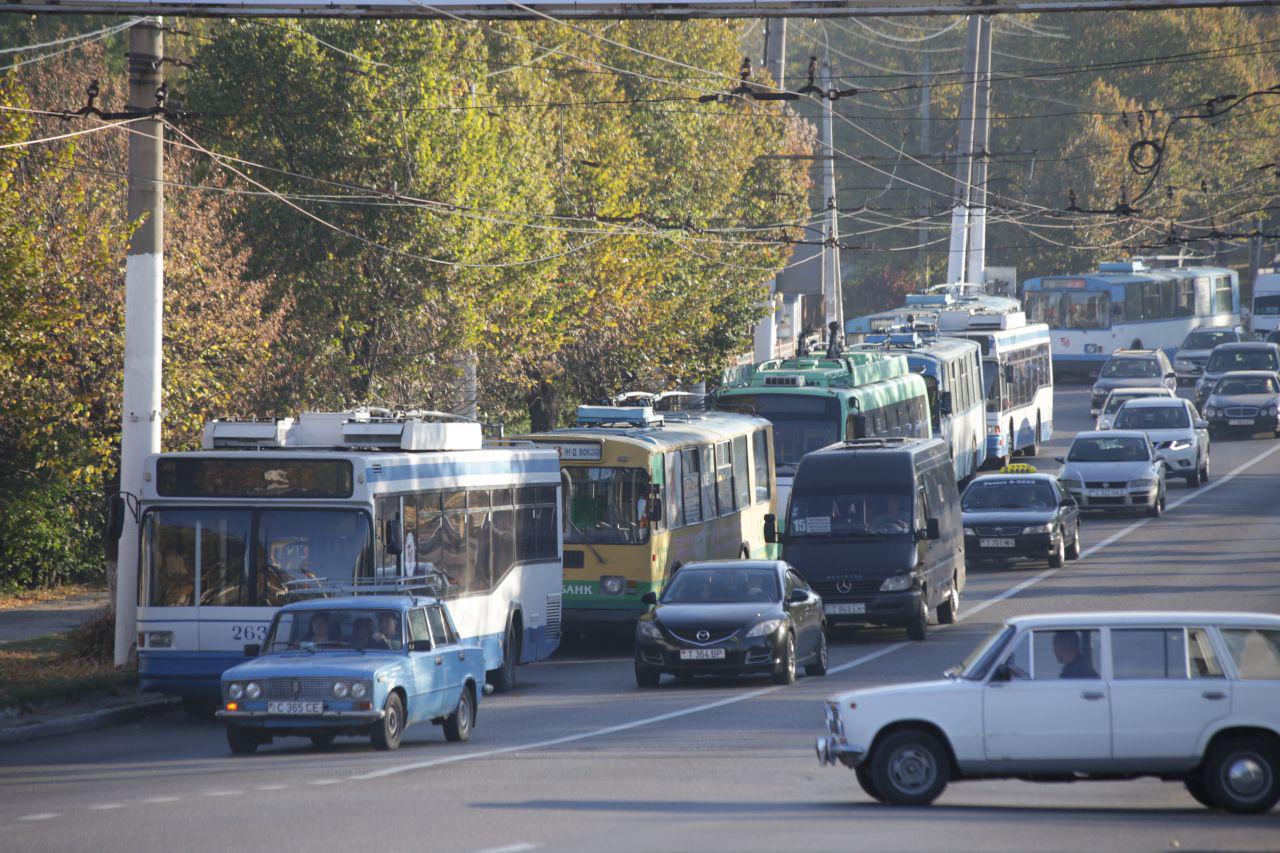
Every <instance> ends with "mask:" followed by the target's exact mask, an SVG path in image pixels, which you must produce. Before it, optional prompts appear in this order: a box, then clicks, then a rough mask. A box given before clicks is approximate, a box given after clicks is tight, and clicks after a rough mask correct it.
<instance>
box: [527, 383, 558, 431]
mask: <svg viewBox="0 0 1280 853" xmlns="http://www.w3.org/2000/svg"><path fill="white" fill-rule="evenodd" d="M526 399H527V401H528V404H529V430H530V432H546V431H548V430H553V429H555V428H556V420H557V417H556V416H557V413H558V412H559V410H560V392H559V390H558V389H557V388H556V387H555V386H554V385H552V384H551V383H550V382H547V381H546V380H545V379H540V380H538V384H537V386H536V387H535V388H534V389H533V390H532V391H530V392H529V394H528V396H527V398H526Z"/></svg>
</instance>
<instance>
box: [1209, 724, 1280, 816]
mask: <svg viewBox="0 0 1280 853" xmlns="http://www.w3.org/2000/svg"><path fill="white" fill-rule="evenodd" d="M1201 772H1202V774H1203V775H1202V777H1201V781H1202V782H1203V783H1204V788H1205V791H1206V792H1207V793H1208V795H1209V799H1210V800H1211V801H1212V802H1213V803H1214V804H1216V805H1217V806H1218V807H1219V808H1223V809H1226V810H1227V811H1229V812H1235V813H1236V814H1259V813H1261V812H1265V811H1267V810H1269V809H1270V808H1271V807H1272V806H1274V805H1275V804H1276V802H1277V801H1278V800H1280V755H1277V749H1276V746H1275V744H1274V743H1273V742H1271V741H1268V740H1264V739H1262V738H1259V737H1237V738H1231V739H1229V740H1225V741H1223V742H1222V743H1219V744H1218V745H1217V746H1215V747H1214V748H1213V749H1212V750H1211V751H1210V752H1209V755H1208V757H1207V758H1206V759H1205V762H1204V769H1203V770H1202V771H1201Z"/></svg>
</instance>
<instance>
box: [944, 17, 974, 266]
mask: <svg viewBox="0 0 1280 853" xmlns="http://www.w3.org/2000/svg"><path fill="white" fill-rule="evenodd" d="M981 36H982V16H980V15H970V16H969V30H968V34H967V35H966V37H965V43H964V79H965V81H966V85H965V89H964V94H963V95H961V97H960V125H959V128H960V130H959V135H958V136H957V137H956V205H955V207H954V208H952V210H951V251H950V253H949V254H948V256H947V281H948V282H956V281H964V275H965V259H966V258H967V257H968V236H969V235H968V231H969V187H970V186H972V184H973V145H974V122H973V118H974V112H975V108H976V106H975V100H976V97H977V93H978V86H977V76H978V46H979V42H980V41H981Z"/></svg>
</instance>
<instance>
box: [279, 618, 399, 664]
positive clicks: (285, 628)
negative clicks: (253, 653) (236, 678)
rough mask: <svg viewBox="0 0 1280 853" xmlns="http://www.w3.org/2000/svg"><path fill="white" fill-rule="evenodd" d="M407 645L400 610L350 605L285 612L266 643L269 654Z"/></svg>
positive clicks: (386, 649) (395, 648)
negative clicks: (365, 608) (369, 608)
mask: <svg viewBox="0 0 1280 853" xmlns="http://www.w3.org/2000/svg"><path fill="white" fill-rule="evenodd" d="M403 648H404V626H403V625H402V624H401V619H400V614H399V613H397V612H396V611H394V610H364V609H359V610H358V609H356V608H347V607H341V608H338V607H335V608H332V609H330V610H296V611H292V610H285V611H282V612H281V613H280V614H279V615H278V616H277V617H276V620H275V622H274V623H273V624H272V626H271V632H270V634H269V635H268V636H267V641H266V642H265V643H264V644H263V650H264V651H266V652H268V653H270V652H288V651H324V650H328V649H357V650H359V651H383V652H398V651H401V650H402V649H403Z"/></svg>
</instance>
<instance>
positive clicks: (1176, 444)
mask: <svg viewBox="0 0 1280 853" xmlns="http://www.w3.org/2000/svg"><path fill="white" fill-rule="evenodd" d="M1190 446H1191V442H1190V441H1187V440H1185V439H1181V438H1180V439H1178V440H1176V441H1171V442H1169V449H1170V450H1186V449H1187V448H1188V447H1190Z"/></svg>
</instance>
